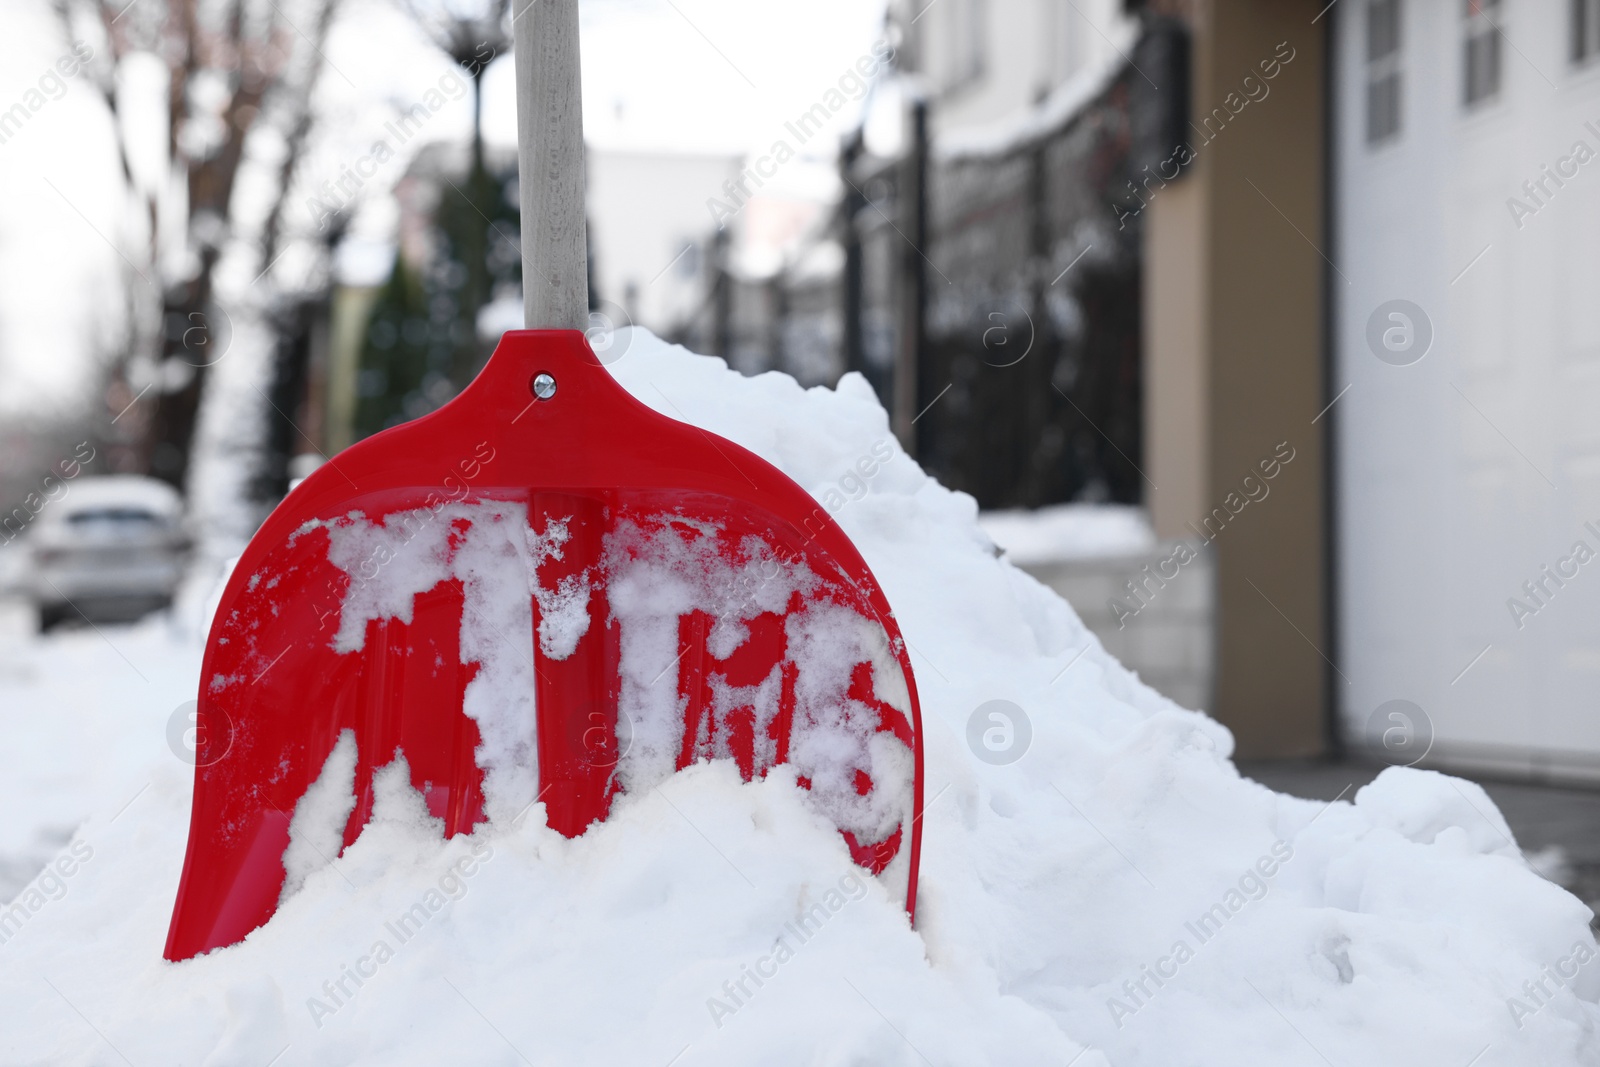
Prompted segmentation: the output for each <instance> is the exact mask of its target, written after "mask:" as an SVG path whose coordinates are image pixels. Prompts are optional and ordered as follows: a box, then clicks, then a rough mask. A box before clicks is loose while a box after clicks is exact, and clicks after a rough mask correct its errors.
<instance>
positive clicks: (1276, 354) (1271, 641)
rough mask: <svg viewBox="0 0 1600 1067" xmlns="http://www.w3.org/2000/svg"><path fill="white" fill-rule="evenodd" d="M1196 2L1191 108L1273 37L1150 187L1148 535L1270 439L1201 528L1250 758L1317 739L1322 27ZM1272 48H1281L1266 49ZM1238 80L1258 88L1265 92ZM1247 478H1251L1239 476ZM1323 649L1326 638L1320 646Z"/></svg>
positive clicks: (1225, 481) (1195, 508)
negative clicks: (1278, 453) (1248, 483)
mask: <svg viewBox="0 0 1600 1067" xmlns="http://www.w3.org/2000/svg"><path fill="white" fill-rule="evenodd" d="M1199 7H1200V9H1201V10H1200V12H1199V13H1198V15H1197V16H1196V18H1195V38H1194V64H1193V71H1194V84H1193V107H1192V111H1193V115H1194V117H1195V120H1196V122H1197V123H1198V122H1199V120H1200V119H1201V118H1202V117H1204V116H1205V115H1207V114H1208V113H1210V111H1211V109H1212V108H1213V107H1217V106H1225V99H1226V96H1227V94H1228V93H1230V92H1235V91H1238V92H1240V95H1241V96H1242V95H1243V90H1242V89H1241V85H1242V83H1243V79H1244V78H1245V77H1246V76H1247V75H1252V74H1254V75H1255V76H1256V78H1257V79H1258V81H1257V84H1260V73H1261V72H1260V70H1259V64H1260V62H1261V61H1263V60H1271V59H1273V58H1274V54H1275V53H1277V52H1279V49H1280V43H1281V42H1287V47H1288V48H1292V49H1293V50H1294V56H1293V59H1292V60H1291V61H1290V62H1289V63H1287V64H1285V65H1283V66H1282V68H1281V70H1280V72H1279V73H1278V75H1277V77H1275V78H1273V79H1272V80H1271V81H1270V82H1266V85H1267V87H1268V90H1269V91H1268V93H1267V95H1266V96H1265V97H1264V98H1262V99H1259V100H1254V101H1251V102H1250V103H1248V104H1247V105H1245V106H1244V107H1243V109H1242V110H1240V111H1239V113H1238V114H1236V115H1232V116H1231V117H1230V118H1229V119H1228V121H1227V123H1226V124H1225V125H1224V126H1223V127H1222V129H1221V131H1220V132H1218V133H1216V134H1215V136H1214V139H1212V140H1211V141H1209V143H1203V140H1204V139H1203V137H1202V136H1201V135H1200V134H1198V133H1196V134H1195V140H1194V141H1193V142H1192V143H1193V144H1194V146H1195V150H1196V162H1195V164H1194V165H1193V167H1192V170H1191V171H1190V173H1189V174H1188V175H1187V176H1186V177H1184V178H1182V179H1180V180H1179V181H1177V182H1174V183H1172V184H1170V185H1168V186H1166V187H1165V188H1163V189H1161V190H1159V191H1158V192H1157V194H1156V195H1155V197H1154V198H1153V199H1152V201H1151V203H1150V206H1149V207H1148V208H1147V210H1148V212H1149V214H1148V216H1147V218H1146V220H1145V222H1146V238H1145V239H1146V292H1145V308H1146V310H1145V315H1146V338H1147V340H1146V364H1145V366H1146V377H1145V389H1146V400H1145V425H1146V427H1147V429H1146V434H1147V438H1146V455H1147V456H1148V457H1149V460H1150V467H1151V469H1150V471H1149V474H1150V477H1151V480H1152V481H1153V482H1154V483H1155V484H1156V485H1157V486H1159V487H1160V488H1158V489H1155V490H1152V492H1151V502H1150V503H1151V512H1152V517H1153V519H1154V521H1155V524H1156V530H1157V533H1158V534H1159V535H1161V536H1167V537H1170V536H1184V535H1185V534H1187V536H1189V537H1190V538H1195V530H1194V529H1193V528H1189V529H1186V527H1187V525H1188V524H1189V523H1195V524H1197V525H1198V524H1199V523H1201V522H1202V520H1203V517H1204V516H1205V515H1206V514H1208V513H1211V512H1212V510H1213V509H1216V508H1225V509H1226V508H1227V506H1228V504H1229V503H1230V501H1231V502H1234V503H1236V502H1237V500H1238V499H1239V497H1233V498H1230V494H1231V493H1235V492H1239V493H1240V495H1241V496H1242V495H1243V494H1242V490H1241V483H1242V482H1243V480H1244V478H1245V477H1246V476H1247V475H1251V474H1252V473H1256V474H1257V475H1258V477H1259V472H1258V471H1257V466H1258V464H1259V463H1260V462H1261V461H1263V460H1268V459H1271V458H1272V457H1273V455H1274V452H1275V450H1276V449H1278V447H1279V446H1280V444H1282V443H1287V445H1288V447H1290V448H1292V449H1293V450H1294V459H1293V460H1292V461H1291V462H1290V463H1288V464H1287V465H1285V466H1284V467H1283V468H1282V470H1281V472H1280V473H1279V474H1278V476H1277V477H1276V478H1274V479H1272V480H1271V481H1270V482H1268V483H1265V484H1266V488H1267V489H1268V495H1267V496H1266V497H1265V498H1264V499H1262V500H1260V501H1258V502H1252V503H1248V504H1246V505H1245V506H1244V507H1243V510H1242V511H1240V512H1239V513H1238V514H1237V515H1235V516H1232V517H1231V518H1229V520H1228V521H1227V523H1226V525H1221V524H1215V525H1214V526H1213V527H1212V529H1213V530H1216V529H1217V526H1219V525H1220V526H1221V529H1220V531H1218V532H1216V533H1215V539H1214V549H1215V551H1216V558H1217V586H1216V610H1217V620H1216V625H1217V633H1216V657H1217V659H1216V675H1215V687H1216V688H1215V697H1214V701H1213V705H1214V706H1213V707H1212V708H1211V709H1208V710H1210V711H1211V712H1212V713H1213V714H1214V715H1215V716H1216V717H1217V718H1218V719H1219V720H1221V721H1222V722H1223V723H1225V724H1226V725H1227V726H1229V727H1230V728H1231V729H1232V730H1233V731H1234V734H1235V736H1236V737H1237V739H1238V743H1239V753H1240V755H1241V756H1246V757H1271V756H1298V755H1311V754H1315V753H1318V752H1320V751H1321V750H1322V748H1323V747H1324V733H1325V727H1324V722H1325V706H1326V674H1327V672H1328V671H1329V669H1330V668H1329V666H1328V663H1327V661H1326V660H1325V659H1324V658H1323V653H1324V652H1329V653H1331V650H1330V649H1329V648H1328V640H1327V636H1326V631H1327V626H1326V596H1327V591H1326V588H1325V584H1326V583H1325V563H1324V561H1325V558H1326V548H1325V545H1324V529H1323V522H1324V507H1325V494H1324V484H1323V483H1324V478H1323V472H1324V464H1323V441H1322V430H1323V429H1324V426H1325V423H1317V424H1315V425H1313V424H1312V419H1313V418H1315V417H1316V416H1317V414H1318V413H1319V412H1320V411H1321V409H1322V406H1323V404H1324V403H1325V400H1324V398H1323V393H1324V389H1323V372H1322V368H1323V351H1322V349H1323V328H1322V284H1323V283H1322V272H1323V269H1324V261H1323V258H1322V255H1321V253H1319V251H1318V250H1317V248H1316V247H1313V245H1314V244H1315V245H1318V246H1321V245H1324V244H1325V239H1324V237H1323V234H1322V228H1323V227H1322V219H1323V209H1322V203H1323V151H1324V145H1323V121H1322V119H1323V108H1322V93H1323V59H1324V48H1323V26H1322V25H1321V24H1320V23H1318V24H1316V25H1313V24H1312V23H1311V19H1312V17H1313V16H1315V15H1316V13H1317V11H1318V9H1319V7H1320V5H1318V4H1315V3H1312V2H1309V0H1307V2H1304V3H1302V2H1299V0H1295V2H1286V0H1213V2H1212V3H1210V4H1205V5H1199ZM1280 54H1282V53H1280ZM1251 91H1252V92H1256V93H1258V94H1259V91H1260V90H1259V89H1256V88H1253V89H1251ZM1253 491H1256V492H1259V490H1253ZM1319 650H1320V651H1319Z"/></svg>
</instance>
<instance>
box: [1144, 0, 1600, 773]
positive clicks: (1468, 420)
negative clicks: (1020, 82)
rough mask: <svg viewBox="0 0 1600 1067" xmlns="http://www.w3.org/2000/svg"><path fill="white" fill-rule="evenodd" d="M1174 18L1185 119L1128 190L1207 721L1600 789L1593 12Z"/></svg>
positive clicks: (1251, 1) (1313, 747)
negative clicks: (1270, 469)
mask: <svg viewBox="0 0 1600 1067" xmlns="http://www.w3.org/2000/svg"><path fill="white" fill-rule="evenodd" d="M1153 6H1154V5H1152V7H1153ZM1166 10H1167V13H1168V14H1172V15H1176V16H1178V17H1180V18H1181V20H1182V23H1183V25H1184V26H1185V27H1186V28H1187V29H1188V30H1189V33H1190V42H1191V69H1192V77H1191V79H1190V93H1191V107H1190V121H1189V131H1190V135H1189V136H1188V137H1186V138H1183V139H1182V140H1180V141H1179V142H1177V143H1175V144H1173V145H1171V151H1170V152H1168V153H1167V154H1166V155H1165V157H1164V158H1166V159H1170V160H1173V162H1172V163H1170V164H1167V165H1165V166H1158V167H1156V168H1152V171H1151V175H1152V180H1149V181H1141V182H1140V183H1139V184H1140V188H1139V189H1138V190H1136V191H1135V192H1134V195H1133V196H1132V197H1130V198H1127V199H1125V200H1124V201H1123V206H1124V208H1125V209H1126V210H1128V211H1130V212H1134V213H1136V214H1137V215H1138V216H1139V217H1140V218H1141V219H1142V220H1143V223H1144V251H1143V262H1144V266H1145V275H1144V277H1145V281H1144V291H1143V298H1142V308H1143V311H1142V314H1143V317H1144V323H1145V357H1144V358H1145V364H1144V366H1145V386H1146V391H1145V398H1144V411H1145V418H1144V425H1145V427H1146V432H1145V449H1146V464H1147V465H1146V472H1147V473H1148V475H1149V477H1150V479H1151V483H1152V488H1151V489H1150V491H1149V493H1148V502H1149V508H1150V512H1151V515H1152V518H1153V521H1154V524H1155V527H1156V532H1157V533H1158V534H1159V535H1161V536H1167V537H1188V538H1190V539H1192V540H1197V541H1204V542H1205V543H1206V544H1207V546H1208V547H1209V549H1210V551H1212V552H1214V553H1215V557H1216V608H1215V611H1216V620H1215V625H1216V683H1215V684H1216V692H1215V698H1214V710H1215V713H1216V714H1217V715H1218V717H1219V718H1221V719H1222V720H1223V721H1224V722H1226V723H1228V724H1229V725H1230V726H1232V727H1234V729H1235V732H1236V734H1237V736H1238V737H1239V741H1240V748H1241V750H1242V751H1243V752H1244V753H1245V754H1247V755H1289V754H1308V753H1313V752H1317V751H1321V750H1323V749H1324V748H1325V747H1326V746H1327V745H1328V744H1329V743H1331V742H1338V741H1342V742H1343V743H1345V744H1347V745H1348V746H1351V747H1353V748H1358V749H1367V750H1373V751H1379V752H1384V753H1385V754H1386V755H1387V756H1388V757H1389V758H1392V759H1393V758H1402V759H1403V761H1404V762H1411V761H1412V760H1413V759H1422V760H1423V761H1424V762H1425V763H1433V764H1438V765H1443V766H1455V767H1463V768H1472V769H1479V770H1483V769H1491V770H1498V771H1504V772H1514V773H1522V774H1533V775H1544V776H1550V777H1568V778H1585V779H1593V778H1597V777H1600V716H1597V715H1596V714H1595V699H1596V698H1595V696H1594V694H1595V693H1596V692H1597V687H1596V684H1595V683H1596V681H1597V680H1600V678H1597V673H1596V672H1597V671H1600V655H1597V653H1596V651H1595V650H1596V648H1600V643H1597V641H1596V638H1597V637H1600V634H1597V632H1596V628H1597V625H1600V621H1597V620H1600V588H1590V587H1589V586H1588V584H1587V583H1586V582H1585V581H1584V578H1583V572H1584V570H1585V569H1586V568H1585V566H1584V563H1583V562H1582V561H1584V560H1587V559H1588V558H1590V556H1591V555H1592V553H1593V552H1594V551H1595V550H1597V549H1600V534H1597V533H1596V532H1595V530H1594V529H1592V528H1591V527H1589V526H1588V525H1586V524H1587V523H1589V522H1590V521H1592V520H1595V519H1596V518H1597V516H1600V494H1597V487H1600V482H1597V481H1596V472H1600V452H1597V450H1596V434H1595V431H1594V429H1593V426H1594V420H1593V419H1592V418H1590V417H1588V415H1589V411H1590V409H1591V408H1592V406H1593V405H1592V403H1591V400H1592V398H1591V396H1590V394H1591V393H1592V392H1593V391H1594V390H1595V389H1596V388H1600V310H1597V308H1596V306H1595V304H1594V302H1593V300H1592V298H1591V295H1590V294H1592V292H1593V290H1594V283H1595V281H1596V280H1597V279H1596V276H1595V272H1596V269H1597V268H1596V266H1595V263H1596V260H1595V257H1594V253H1593V248H1594V244H1595V240H1596V238H1597V237H1600V183H1593V184H1591V183H1590V182H1589V181H1588V180H1586V179H1587V175H1586V174H1585V171H1586V170H1587V169H1590V168H1588V165H1587V164H1588V161H1589V160H1591V159H1593V158H1594V156H1595V153H1596V151H1597V150H1600V65H1597V64H1596V62H1595V59H1596V54H1597V52H1600V21H1597V11H1596V6H1595V4H1594V3H1593V2H1592V0H1571V2H1569V3H1559V4H1550V5H1543V6H1537V7H1536V6H1533V5H1520V4H1513V3H1510V2H1498V3H1497V2H1487V0H1467V2H1465V3H1462V2H1457V0H1360V2H1355V3H1343V4H1338V5H1328V6H1326V7H1324V5H1323V4H1321V3H1315V2H1307V3H1304V4H1300V3H1295V4H1284V3H1276V2H1267V0H1239V2H1219V3H1212V4H1204V5H1200V4H1197V5H1194V6H1193V7H1192V8H1189V7H1187V6H1186V5H1172V6H1171V7H1169V8H1168V9H1166ZM1148 14H1149V13H1148V12H1147V15H1148ZM1160 147H1161V148H1166V147H1167V146H1166V145H1161V146H1160ZM1597 173H1600V172H1597ZM1282 449H1288V450H1292V451H1293V454H1294V457H1295V458H1294V459H1293V460H1292V461H1291V462H1287V463H1284V462H1281V460H1280V461H1279V462H1278V463H1277V467H1278V473H1277V475H1276V477H1274V478H1270V479H1269V478H1268V477H1267V476H1266V473H1265V470H1264V468H1263V467H1262V463H1263V461H1266V462H1269V463H1270V462H1272V461H1273V457H1274V456H1275V455H1276V454H1277V453H1278V452H1279V451H1280V450H1282ZM1155 486H1159V488H1155ZM1596 585H1597V586H1600V583H1596ZM1396 702H1403V703H1396Z"/></svg>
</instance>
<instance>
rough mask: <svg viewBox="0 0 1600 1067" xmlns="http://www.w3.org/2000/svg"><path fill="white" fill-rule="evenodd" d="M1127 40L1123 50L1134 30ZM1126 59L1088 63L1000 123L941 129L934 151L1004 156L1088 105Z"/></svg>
mask: <svg viewBox="0 0 1600 1067" xmlns="http://www.w3.org/2000/svg"><path fill="white" fill-rule="evenodd" d="M1123 36H1126V38H1127V40H1126V41H1118V42H1116V44H1117V47H1118V48H1119V49H1122V50H1123V51H1126V50H1127V49H1128V48H1131V47H1132V45H1133V41H1134V39H1135V38H1136V37H1137V33H1129V34H1124V35H1123ZM1127 64H1128V61H1127V60H1126V59H1124V58H1123V56H1122V55H1121V54H1114V55H1111V56H1110V57H1109V58H1108V59H1107V60H1105V61H1103V62H1101V63H1099V64H1097V65H1092V66H1087V67H1085V68H1084V69H1083V70H1081V71H1079V72H1078V73H1077V74H1075V75H1073V76H1072V77H1071V78H1068V79H1067V80H1066V81H1064V82H1062V83H1061V84H1060V85H1058V86H1056V87H1055V88H1054V89H1053V90H1051V92H1050V95H1048V96H1046V97H1045V98H1044V99H1043V100H1041V101H1039V103H1037V104H1035V105H1034V106H1032V107H1030V108H1027V109H1025V110H1022V111H1018V112H1016V113H1015V114H1012V115H1009V116H1007V117H1006V118H1005V119H1003V120H1001V121H999V122H991V123H985V124H984V125H982V126H975V127H973V128H971V129H963V130H951V131H943V132H941V133H940V134H939V135H938V136H937V137H935V138H934V139H933V154H934V155H935V156H937V157H938V158H939V159H943V160H957V159H965V158H972V157H984V156H1003V155H1005V154H1007V153H1009V152H1014V151H1016V150H1017V149H1019V148H1021V147H1023V146H1024V145H1027V144H1030V143H1031V142H1033V141H1035V140H1038V139H1039V138H1040V137H1044V136H1045V135H1047V134H1050V133H1053V132H1055V131H1056V130H1059V129H1061V128H1062V127H1063V126H1065V125H1066V124H1067V123H1069V122H1071V121H1072V119H1073V118H1074V117H1075V116H1076V115H1077V114H1078V112H1080V111H1082V110H1083V109H1084V108H1085V107H1087V106H1089V104H1090V103H1091V102H1093V101H1094V99H1095V98H1096V97H1098V96H1099V95H1100V94H1101V93H1103V92H1104V91H1105V90H1106V87H1107V86H1109V85H1110V84H1111V82H1112V81H1113V80H1114V79H1115V78H1116V77H1117V75H1118V74H1120V73H1121V72H1122V69H1123V68H1124V67H1125V66H1127Z"/></svg>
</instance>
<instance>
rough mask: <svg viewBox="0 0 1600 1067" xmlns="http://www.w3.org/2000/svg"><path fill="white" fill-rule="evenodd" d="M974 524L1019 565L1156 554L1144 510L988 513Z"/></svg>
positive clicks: (1068, 507)
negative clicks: (1148, 553)
mask: <svg viewBox="0 0 1600 1067" xmlns="http://www.w3.org/2000/svg"><path fill="white" fill-rule="evenodd" d="M978 525H979V526H980V527H982V529H983V532H984V533H986V534H988V535H989V537H990V538H991V539H992V540H993V541H994V543H995V545H996V546H998V547H999V549H1000V550H1001V551H1002V552H1004V553H1005V554H1006V558H1007V559H1009V560H1010V561H1011V562H1012V563H1015V564H1017V565H1018V566H1027V565H1029V564H1033V563H1059V562H1062V561H1064V560H1074V559H1098V558H1101V557H1105V556H1137V555H1143V554H1144V553H1147V552H1153V551H1155V547H1156V535H1155V531H1154V530H1153V529H1151V527H1150V519H1149V517H1148V516H1147V515H1145V513H1144V509H1143V508H1137V507H1131V506H1129V505H1126V504H1056V505H1054V506H1052V507H1046V508H1039V509H1037V510H1035V511H1023V510H1017V511H986V512H984V513H983V514H982V515H979V516H978Z"/></svg>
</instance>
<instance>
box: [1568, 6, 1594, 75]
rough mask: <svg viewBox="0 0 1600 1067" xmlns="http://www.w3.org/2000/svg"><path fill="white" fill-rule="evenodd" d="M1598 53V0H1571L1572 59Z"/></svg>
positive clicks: (1586, 59) (1587, 58) (1579, 60)
mask: <svg viewBox="0 0 1600 1067" xmlns="http://www.w3.org/2000/svg"><path fill="white" fill-rule="evenodd" d="M1597 55H1600V0H1572V61H1573V62H1574V63H1587V62H1589V61H1590V60H1591V59H1594V58H1595V57H1596V56H1597Z"/></svg>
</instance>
